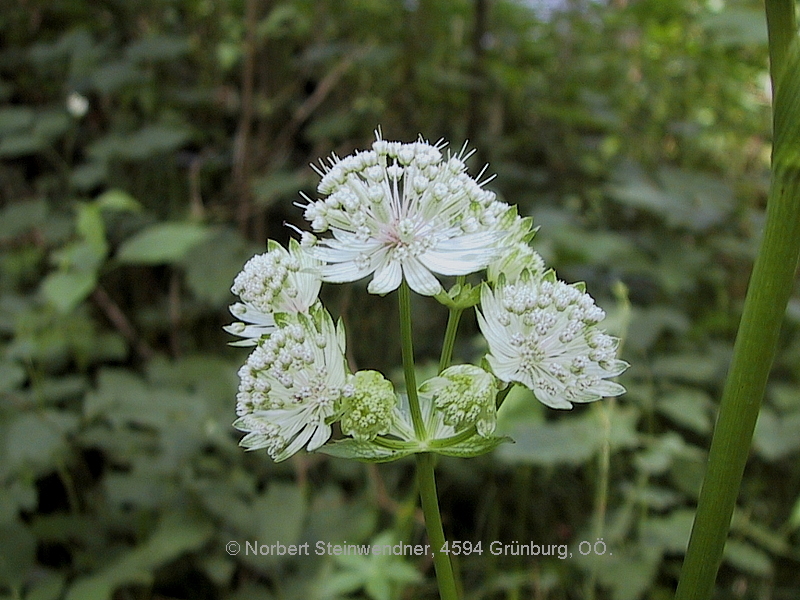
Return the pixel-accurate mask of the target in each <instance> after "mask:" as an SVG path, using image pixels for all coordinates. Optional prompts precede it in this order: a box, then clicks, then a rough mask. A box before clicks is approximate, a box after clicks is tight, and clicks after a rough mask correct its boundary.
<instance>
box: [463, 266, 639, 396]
mask: <svg viewBox="0 0 800 600" xmlns="http://www.w3.org/2000/svg"><path fill="white" fill-rule="evenodd" d="M604 318H605V313H604V312H603V310H602V309H600V308H599V307H597V306H596V305H595V303H594V300H593V299H592V297H591V296H589V295H588V294H586V293H585V292H583V291H582V289H581V288H580V287H578V286H575V285H567V284H566V283H564V282H563V281H559V280H557V279H556V278H555V275H554V274H553V272H552V271H549V272H548V273H547V274H545V276H543V277H542V276H538V277H537V276H534V275H532V274H531V273H530V272H529V271H523V273H522V274H521V276H520V278H519V279H518V280H517V281H516V282H513V283H510V282H507V281H506V280H505V278H504V277H501V278H500V279H499V280H498V282H497V284H496V285H495V286H494V289H492V288H491V287H489V286H488V285H486V284H484V288H483V290H482V293H481V311H479V312H478V325H479V326H480V329H481V331H482V332H483V335H484V336H485V337H486V340H487V342H488V343H489V354H488V355H487V357H486V358H487V360H488V362H489V365H490V366H491V368H492V371H493V372H494V374H495V375H496V376H497V377H498V378H499V379H501V380H502V381H506V382H511V381H513V382H517V383H521V384H522V385H524V386H525V387H527V388H529V389H530V390H532V391H533V393H534V394H535V395H536V397H537V398H538V399H539V401H540V402H542V403H543V404H546V405H547V406H550V407H552V408H572V403H573V402H592V401H594V400H599V399H600V398H602V397H604V396H619V395H620V394H622V393H624V392H625V388H623V387H622V386H621V385H619V384H618V383H615V382H613V381H608V380H607V378H609V377H615V376H617V375H619V374H620V373H622V372H623V371H624V370H625V369H626V368H627V367H628V364H627V363H626V362H625V361H622V360H618V359H617V358H616V350H617V344H618V341H619V340H617V339H616V338H614V337H612V336H610V335H607V334H606V333H604V332H603V331H602V330H600V329H599V328H598V326H597V325H598V323H600V321H602V320H603V319H604Z"/></svg>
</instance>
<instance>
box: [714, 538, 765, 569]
mask: <svg viewBox="0 0 800 600" xmlns="http://www.w3.org/2000/svg"><path fill="white" fill-rule="evenodd" d="M723 560H724V561H725V562H726V563H728V564H729V565H731V566H733V567H736V568H737V569H739V570H740V571H742V572H743V573H749V574H750V575H755V576H757V577H769V576H770V575H772V571H773V569H772V561H771V560H770V558H769V556H768V555H767V553H766V552H764V551H763V550H760V549H759V548H756V547H755V546H753V545H751V544H748V543H747V542H741V541H739V540H728V541H727V542H725V550H724V553H723Z"/></svg>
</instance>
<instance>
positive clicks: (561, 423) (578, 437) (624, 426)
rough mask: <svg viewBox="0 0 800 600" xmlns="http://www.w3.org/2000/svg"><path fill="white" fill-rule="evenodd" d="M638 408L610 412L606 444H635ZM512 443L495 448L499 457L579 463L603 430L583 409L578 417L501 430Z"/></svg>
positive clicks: (586, 457) (601, 437)
mask: <svg viewBox="0 0 800 600" xmlns="http://www.w3.org/2000/svg"><path fill="white" fill-rule="evenodd" d="M638 418H639V414H638V411H636V410H634V409H621V408H617V409H615V410H614V412H613V413H612V415H611V429H610V431H609V443H610V445H611V447H612V449H613V448H630V447H633V446H636V445H637V444H638V443H639V436H638V434H637V433H636V422H637V421H638ZM502 433H507V434H509V435H510V436H511V437H512V438H513V439H514V440H515V441H516V443H515V444H513V445H505V446H502V447H501V448H499V449H498V451H497V456H498V458H500V459H501V460H504V461H507V462H512V463H517V462H521V463H526V464H540V465H556V464H570V465H579V464H582V463H584V462H586V461H587V460H589V459H590V458H591V457H592V456H594V454H595V453H596V452H597V451H598V450H599V449H600V448H601V446H602V444H603V441H604V433H603V429H602V427H601V424H600V422H599V419H598V415H596V414H594V412H592V411H585V412H584V413H583V414H582V415H580V416H571V415H564V416H563V417H561V418H560V419H558V420H556V421H549V422H543V423H538V424H526V423H520V424H519V425H518V426H514V427H511V428H510V429H504V430H503V431H502Z"/></svg>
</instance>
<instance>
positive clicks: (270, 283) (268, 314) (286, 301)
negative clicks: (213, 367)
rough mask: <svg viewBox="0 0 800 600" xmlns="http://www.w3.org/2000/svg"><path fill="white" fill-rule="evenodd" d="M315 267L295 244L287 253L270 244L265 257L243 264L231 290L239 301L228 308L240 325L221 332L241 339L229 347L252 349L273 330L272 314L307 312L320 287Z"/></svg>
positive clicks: (317, 264)
mask: <svg viewBox="0 0 800 600" xmlns="http://www.w3.org/2000/svg"><path fill="white" fill-rule="evenodd" d="M319 266H320V263H319V261H318V260H317V259H316V258H314V257H313V256H311V254H310V253H309V252H308V251H307V250H306V249H305V248H303V247H302V246H300V244H298V243H297V242H296V241H295V240H291V242H290V243H289V250H288V251H287V250H286V249H285V248H284V247H283V246H281V245H280V244H278V243H277V242H275V241H273V240H270V241H269V242H268V244H267V252H266V253H265V254H257V255H256V256H254V257H253V258H251V259H250V260H249V261H247V263H246V264H245V266H244V269H242V272H241V273H239V274H238V275H237V276H236V279H235V280H234V282H233V287H232V288H231V291H232V292H233V293H234V294H236V295H238V296H239V297H240V298H241V299H242V302H237V303H236V304H234V305H232V306H231V308H230V310H231V314H233V316H234V317H236V318H237V319H241V321H238V322H235V323H232V324H231V325H227V326H226V327H225V331H227V332H228V333H232V334H233V335H237V336H239V337H243V338H245V339H244V340H242V341H240V342H235V343H234V344H233V345H237V346H255V345H256V344H257V343H258V340H259V339H261V338H262V337H263V336H264V335H267V334H269V333H270V332H271V331H272V330H273V329H274V328H275V319H274V316H273V315H274V314H275V313H280V312H285V313H304V312H307V311H308V310H309V309H310V308H311V306H313V305H314V303H315V302H316V301H317V296H318V295H319V289H320V286H321V285H322V281H321V280H320V273H319Z"/></svg>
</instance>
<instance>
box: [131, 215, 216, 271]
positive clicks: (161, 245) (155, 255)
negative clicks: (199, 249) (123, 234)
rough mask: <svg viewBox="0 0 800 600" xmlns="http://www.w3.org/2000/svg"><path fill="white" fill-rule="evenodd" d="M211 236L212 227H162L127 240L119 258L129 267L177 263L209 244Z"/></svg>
mask: <svg viewBox="0 0 800 600" xmlns="http://www.w3.org/2000/svg"><path fill="white" fill-rule="evenodd" d="M209 232H210V230H209V228H208V227H206V226H204V225H198V224H195V223H158V224H156V225H151V226H150V227H148V228H146V229H144V230H143V231H140V232H139V233H137V234H136V235H134V236H133V237H132V238H130V239H128V240H126V241H125V242H124V243H123V244H122V246H121V247H120V249H119V252H118V253H117V258H118V259H119V261H120V262H122V263H125V264H144V265H157V264H161V263H175V262H178V261H180V260H182V259H183V258H184V257H185V256H186V253H187V252H189V250H190V249H191V248H192V247H194V246H196V245H197V244H199V243H201V242H202V241H203V240H205V239H206V237H207V236H208V235H209Z"/></svg>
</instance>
